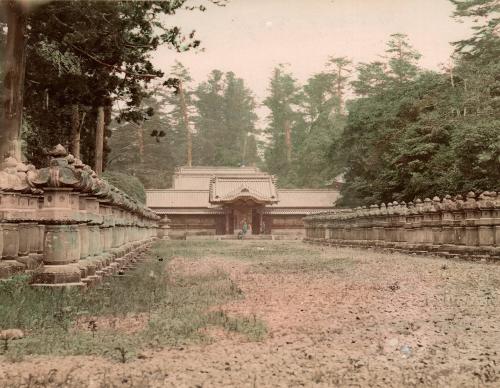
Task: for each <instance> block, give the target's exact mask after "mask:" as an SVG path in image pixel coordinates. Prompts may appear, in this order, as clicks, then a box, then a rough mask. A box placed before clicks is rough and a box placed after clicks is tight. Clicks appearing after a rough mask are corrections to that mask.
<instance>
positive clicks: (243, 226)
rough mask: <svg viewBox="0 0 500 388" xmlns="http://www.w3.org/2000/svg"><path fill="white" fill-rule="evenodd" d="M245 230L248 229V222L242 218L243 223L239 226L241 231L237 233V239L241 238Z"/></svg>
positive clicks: (245, 232)
mask: <svg viewBox="0 0 500 388" xmlns="http://www.w3.org/2000/svg"><path fill="white" fill-rule="evenodd" d="M247 231H248V224H247V220H246V219H244V220H243V225H242V226H241V231H240V232H239V233H238V239H239V240H243V237H244V236H245V234H247Z"/></svg>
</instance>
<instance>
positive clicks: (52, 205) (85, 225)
mask: <svg viewBox="0 0 500 388" xmlns="http://www.w3.org/2000/svg"><path fill="white" fill-rule="evenodd" d="M50 155H51V161H50V164H49V166H47V167H45V168H41V169H39V170H37V169H36V168H35V167H34V166H32V165H25V164H24V163H21V162H18V161H17V160H15V159H14V158H7V159H6V160H5V161H4V162H3V165H2V169H1V171H0V253H1V257H0V278H7V277H10V276H12V275H14V274H15V273H19V272H29V273H31V274H32V284H33V285H34V286H66V285H73V286H84V285H89V284H93V283H95V282H98V281H99V280H100V279H102V277H103V276H105V275H109V274H112V273H114V272H116V271H118V270H120V269H123V268H126V267H127V266H128V265H129V263H130V262H131V261H132V260H133V259H134V256H135V252H136V251H137V250H142V249H144V248H145V247H146V246H147V245H148V244H149V243H150V242H151V241H152V240H153V239H155V238H157V237H158V236H159V237H162V236H164V235H165V226H161V225H159V223H158V220H159V217H158V216H157V215H156V214H154V213H153V212H152V211H151V210H150V209H148V208H147V207H145V206H144V205H142V204H141V203H139V202H137V201H136V200H134V199H132V198H130V197H129V196H127V195H126V194H125V193H123V192H121V191H120V190H118V189H116V188H115V187H113V186H112V185H110V184H108V183H107V182H106V181H104V180H103V179H100V178H99V177H97V175H96V174H95V172H94V171H92V169H91V168H90V167H89V166H86V165H84V164H83V163H82V162H81V161H80V160H78V159H75V158H74V157H73V156H72V155H68V153H67V152H66V150H65V149H64V148H63V147H62V146H60V145H59V146H57V147H55V148H54V149H53V150H52V151H51V153H50Z"/></svg>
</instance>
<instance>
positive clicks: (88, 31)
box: [0, 0, 500, 206]
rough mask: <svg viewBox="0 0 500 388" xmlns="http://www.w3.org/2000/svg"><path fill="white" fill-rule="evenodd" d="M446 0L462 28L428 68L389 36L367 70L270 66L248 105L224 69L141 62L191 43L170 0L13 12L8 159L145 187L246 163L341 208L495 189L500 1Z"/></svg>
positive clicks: (499, 147) (340, 61)
mask: <svg viewBox="0 0 500 388" xmlns="http://www.w3.org/2000/svg"><path fill="white" fill-rule="evenodd" d="M452 2H453V3H454V4H455V15H454V16H455V17H456V18H457V19H461V20H470V23H471V24H472V25H473V26H474V27H473V32H472V36H471V37H470V38H469V39H465V40H463V41H459V42H454V43H453V45H454V54H453V56H452V58H450V61H449V63H447V64H446V66H443V68H442V69H441V71H430V70H426V69H423V68H422V67H421V66H419V59H420V57H421V55H423V54H425V53H418V52H417V51H416V50H415V49H414V48H413V47H412V45H411V42H410V41H409V39H408V37H407V36H406V35H404V34H400V33H394V34H393V35H391V36H390V37H388V41H387V44H386V50H385V52H383V53H380V54H381V55H380V57H379V59H378V60H377V61H373V62H370V63H353V62H352V61H351V60H350V59H349V58H345V57H339V56H336V55H334V53H332V56H331V57H329V58H325V65H324V69H323V71H321V72H319V73H317V74H313V75H311V76H310V77H309V79H307V80H306V81H305V82H304V83H300V82H299V81H298V80H297V79H296V78H295V77H294V75H293V74H292V73H291V71H290V69H289V67H287V66H286V65H279V66H277V67H276V68H275V69H274V70H273V72H272V74H269V87H268V90H267V95H266V96H265V98H264V99H263V100H262V101H258V100H257V98H256V97H255V95H254V94H253V92H252V91H251V90H250V89H249V88H248V86H247V85H246V84H245V81H244V80H243V79H242V78H240V77H238V75H237V74H234V73H233V72H222V71H220V70H217V69H214V70H213V71H212V72H211V73H210V74H208V75H207V78H206V80H204V81H203V82H201V83H199V84H195V83H194V82H193V80H192V78H191V76H190V73H189V69H188V68H186V67H185V66H183V65H182V64H181V63H176V65H175V66H174V67H173V68H171V69H155V68H154V66H153V65H152V63H151V53H152V52H154V50H155V49H156V48H157V47H158V46H159V45H160V44H167V45H169V46H170V47H171V48H172V49H174V50H177V51H184V50H190V49H196V48H197V47H198V46H199V45H200V41H199V40H197V37H195V34H194V32H191V33H189V34H187V35H185V34H183V33H182V32H181V30H180V29H179V28H178V27H175V26H164V25H163V24H162V23H161V22H160V18H159V15H161V14H165V13H166V14H170V15H173V14H174V13H175V11H176V10H177V9H179V8H181V7H184V2H183V1H172V2H113V3H111V2H97V3H95V2H86V1H81V2H49V3H47V4H44V5H42V6H40V7H38V8H36V9H34V10H33V11H31V12H30V13H29V14H28V16H27V19H28V21H27V23H28V25H29V29H28V30H27V34H26V35H27V38H26V39H27V42H26V47H27V50H26V51H27V52H26V56H27V58H28V59H29V60H28V61H27V66H26V79H25V88H24V119H23V130H22V140H23V142H22V144H23V154H24V155H25V157H26V158H27V159H28V160H29V161H30V162H32V163H35V164H37V165H41V164H43V163H45V162H46V158H47V156H46V155H47V154H46V151H47V149H49V148H50V147H51V146H53V145H54V142H55V141H57V142H61V143H62V144H64V145H66V146H67V147H68V148H69V149H71V151H72V152H73V153H74V154H76V155H77V156H79V157H81V158H82V160H83V161H84V162H86V163H88V164H90V165H92V166H95V165H96V160H97V159H99V158H102V160H103V161H102V163H101V165H102V166H103V169H104V170H106V171H107V172H108V173H109V172H111V173H113V172H116V173H125V174H128V175H132V176H135V177H136V178H138V179H139V180H140V181H142V183H143V184H144V185H145V186H146V187H156V188H164V187H168V186H169V185H170V179H171V176H172V173H173V171H174V169H175V167H176V166H180V165H212V166H241V165H257V166H259V167H260V168H261V169H263V170H266V171H269V172H270V173H272V174H274V175H275V176H276V177H277V178H278V183H279V185H280V186H281V187H313V188H319V187H331V185H332V184H333V183H334V182H335V181H336V180H338V179H341V180H343V181H344V184H343V185H342V194H343V198H342V203H341V205H344V206H353V205H361V204H370V203H375V202H387V201H394V200H397V201H402V200H405V201H408V200H412V199H413V198H415V197H425V196H434V195H443V194H445V193H459V192H465V191H469V190H500V187H499V186H498V185H499V183H498V182H499V181H500V64H499V61H498V58H499V57H500V27H499V23H498V22H499V18H498V12H499V11H500V5H499V4H498V2H497V1H495V0H472V1H463V0H452ZM216 3H217V2H216ZM200 8H201V10H204V7H203V6H200V7H199V8H198V9H200ZM193 11H194V10H193ZM169 20H170V19H169ZM173 20H175V18H174V19H173ZM97 26H98V27H99V28H96V27H97ZM3 31H4V33H5V28H4V29H3ZM0 40H1V42H0V43H2V44H4V42H5V36H2V35H1V34H0ZM0 78H2V79H3V76H2V77H0ZM261 106H264V107H265V109H266V112H267V116H266V117H265V120H259V117H258V115H257V113H256V112H257V111H258V108H260V107H261ZM101 132H102V134H100V133H101ZM99 138H101V142H102V143H103V147H102V148H103V155H96V152H95V151H96V149H98V148H99V147H97V148H96V144H97V143H96V141H97V140H99ZM97 164H98V163H97Z"/></svg>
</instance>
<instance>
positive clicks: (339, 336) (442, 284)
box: [0, 242, 500, 387]
mask: <svg viewBox="0 0 500 388" xmlns="http://www.w3.org/2000/svg"><path fill="white" fill-rule="evenodd" d="M234 244H249V243H248V242H235V243H234ZM276 244H283V243H277V242H267V243H265V244H264V243H262V244H261V245H262V246H263V247H264V249H267V247H273V246H275V245H276ZM286 244H287V245H288V246H289V245H290V244H295V245H296V247H297V248H300V249H303V248H304V246H303V245H301V244H300V243H295V242H294V243H286ZM251 247H252V246H250V248H251ZM309 256H310V257H309ZM259 260H260V259H259ZM259 260H257V261H255V260H251V261H249V260H242V259H240V258H238V257H224V255H216V254H210V255H208V256H206V257H203V258H201V259H197V260H192V259H190V258H189V257H186V258H181V257H177V258H175V259H174V260H172V261H171V262H170V263H169V267H168V268H169V271H170V272H171V277H172V279H173V281H175V279H183V278H185V277H189V276H192V275H197V276H199V275H203V274H213V273H214V272H215V273H217V272H219V271H221V272H226V273H228V274H229V276H230V277H231V279H232V280H233V282H235V283H236V284H237V286H238V287H239V288H240V289H241V290H242V291H243V295H244V298H242V299H239V300H235V301H232V302H230V303H227V304H225V305H221V306H217V307H216V308H217V309H220V310H222V311H224V312H226V313H227V314H229V315H230V316H233V315H234V316H248V317H251V316H255V317H257V318H258V319H261V320H263V321H264V322H265V323H266V325H267V328H268V334H267V337H266V338H265V339H264V340H263V341H261V342H251V341H248V340H247V339H245V338H244V337H243V336H240V335H232V334H228V333H226V332H224V331H223V330H221V329H220V328H208V329H206V330H205V333H206V334H208V335H209V336H211V337H212V338H213V342H212V343H209V344H195V345H189V346H182V347H175V348H169V349H163V350H160V351H153V350H150V351H148V350H146V351H144V352H143V353H142V354H141V355H140V358H139V359H136V360H133V361H130V362H127V363H126V364H120V363H116V362H113V361H111V360H107V359H102V358H95V357H66V358H64V359H63V358H59V359H58V358H54V357H45V356H44V357H27V358H26V359H25V360H24V361H21V362H18V363H10V364H9V363H6V362H4V361H3V360H2V359H1V358H0V386H20V385H21V383H22V384H24V385H28V381H31V382H30V384H31V386H36V382H38V384H39V386H56V385H58V384H59V385H60V386H90V387H104V386H106V387H107V386H135V387H144V386H151V387H163V386H167V387H168V386H172V387H220V386H237V387H275V386H277V387H281V386H283V387H289V386H325V387H327V386H341V387H346V386H363V387H364V386H367V387H368V386H380V387H386V386H394V387H400V386H425V387H434V386H435V387H442V386H449V387H479V386H481V387H482V386H491V387H494V386H499V385H500V324H499V322H500V293H499V290H500V287H499V286H500V266H499V265H496V264H486V263H469V262H452V261H446V260H444V259H438V258H430V257H415V256H407V255H399V254H391V255H387V254H382V253H374V252H370V251H363V250H351V249H335V248H318V247H310V255H309V254H308V257H307V260H318V267H317V269H314V268H311V267H309V266H308V267H307V270H304V271H300V270H297V268H300V266H301V265H303V264H302V263H303V260H304V259H303V258H300V257H295V258H292V259H287V258H283V257H273V256H265V257H264V256H263V257H262V259H261V260H260V261H259ZM276 260H278V261H279V262H280V267H281V268H282V269H285V270H279V271H277V270H276V266H275V265H273V263H274V262H276ZM280 260H281V261H280ZM283 260H284V261H283ZM328 260H333V261H332V262H331V263H334V264H335V265H330V264H328V265H323V264H324V263H330V261H328ZM342 262H351V263H352V265H349V266H344V265H342V266H339V265H337V264H338V263H342ZM321 263H323V264H321ZM320 264H321V265H320ZM266 268H267V269H266ZM287 268H291V270H289V271H287V270H286V269H287ZM125 333H126V331H125ZM124 335H126V334H124ZM30 376H31V377H30Z"/></svg>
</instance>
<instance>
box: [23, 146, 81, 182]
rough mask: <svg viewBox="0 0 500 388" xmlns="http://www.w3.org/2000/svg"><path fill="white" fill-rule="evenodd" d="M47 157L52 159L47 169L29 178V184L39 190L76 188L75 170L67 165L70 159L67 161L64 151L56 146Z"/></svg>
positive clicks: (77, 179) (76, 175)
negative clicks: (39, 188)
mask: <svg viewBox="0 0 500 388" xmlns="http://www.w3.org/2000/svg"><path fill="white" fill-rule="evenodd" d="M49 155H50V156H51V157H52V158H51V160H50V163H49V167H45V168H42V169H40V170H38V172H37V174H36V176H34V177H30V184H32V185H34V186H37V187H41V188H58V187H61V188H73V189H74V188H76V187H77V185H78V184H79V182H80V180H79V177H78V174H77V172H76V169H75V168H74V167H73V166H72V165H71V164H70V163H69V160H71V158H69V160H68V158H67V156H68V152H67V151H66V149H65V148H64V147H63V146H62V145H61V144H58V145H57V146H55V147H54V148H53V149H52V150H51V151H50V152H49ZM73 161H74V158H73Z"/></svg>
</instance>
